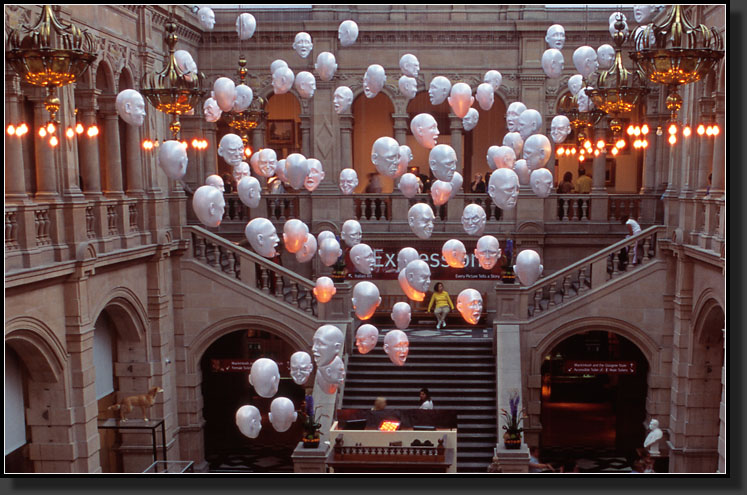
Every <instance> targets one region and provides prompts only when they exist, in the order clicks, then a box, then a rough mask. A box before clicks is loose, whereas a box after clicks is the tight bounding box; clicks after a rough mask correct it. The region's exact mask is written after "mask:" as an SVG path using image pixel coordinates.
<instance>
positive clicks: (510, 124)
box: [506, 101, 527, 132]
mask: <svg viewBox="0 0 747 495" xmlns="http://www.w3.org/2000/svg"><path fill="white" fill-rule="evenodd" d="M526 109H527V106H526V105H524V104H523V103H522V102H520V101H515V102H513V103H511V104H510V105H509V106H508V108H507V109H506V128H507V129H508V132H514V131H518V130H519V115H521V114H522V113H523V112H524V110H526Z"/></svg>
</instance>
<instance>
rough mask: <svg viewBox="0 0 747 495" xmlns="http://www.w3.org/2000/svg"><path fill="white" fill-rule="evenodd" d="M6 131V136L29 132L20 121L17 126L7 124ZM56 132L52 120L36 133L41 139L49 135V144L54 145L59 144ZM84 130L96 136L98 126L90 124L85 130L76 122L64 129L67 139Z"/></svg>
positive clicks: (90, 135) (21, 134) (19, 135)
mask: <svg viewBox="0 0 747 495" xmlns="http://www.w3.org/2000/svg"><path fill="white" fill-rule="evenodd" d="M6 132H7V134H8V136H16V137H23V136H24V135H26V134H27V133H28V132H29V127H28V126H27V125H26V124H25V123H21V124H19V125H18V126H15V125H13V124H9V125H8V127H7V128H6ZM56 132H57V126H55V124H54V122H48V123H47V124H45V125H43V126H41V127H40V128H39V131H38V132H37V134H38V135H39V137H40V138H42V139H44V138H46V137H47V136H49V145H50V146H52V147H55V146H57V145H58V144H60V140H59V139H58V138H57V136H55V133H56ZM84 132H85V133H86V134H87V135H88V137H91V138H92V137H96V136H98V135H99V128H98V127H97V126H96V125H92V126H91V127H89V128H88V130H86V129H85V127H83V125H82V124H77V125H76V126H75V127H68V128H67V131H65V136H66V137H67V138H68V139H72V138H73V137H75V135H76V134H83V133H84Z"/></svg>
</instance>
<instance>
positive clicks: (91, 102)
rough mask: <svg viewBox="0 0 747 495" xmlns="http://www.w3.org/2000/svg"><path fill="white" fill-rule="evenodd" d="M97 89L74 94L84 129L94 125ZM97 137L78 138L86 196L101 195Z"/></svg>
mask: <svg viewBox="0 0 747 495" xmlns="http://www.w3.org/2000/svg"><path fill="white" fill-rule="evenodd" d="M100 94H101V91H100V90H98V89H90V90H78V91H76V93H75V96H76V98H75V99H76V102H77V105H78V114H79V121H80V123H81V124H83V126H84V127H86V128H88V127H89V126H91V125H93V124H95V123H96V109H97V98H98V96H99V95H100ZM99 139H100V135H99V137H88V136H87V135H86V133H85V132H84V133H83V134H81V135H79V136H78V150H79V155H80V173H81V175H82V176H83V193H84V194H85V195H86V196H100V195H101V171H100V168H99V167H100V164H99Z"/></svg>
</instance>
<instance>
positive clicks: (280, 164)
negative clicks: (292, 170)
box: [275, 158, 288, 192]
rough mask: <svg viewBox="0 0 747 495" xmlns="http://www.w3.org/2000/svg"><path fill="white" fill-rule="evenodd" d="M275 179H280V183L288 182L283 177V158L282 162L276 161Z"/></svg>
mask: <svg viewBox="0 0 747 495" xmlns="http://www.w3.org/2000/svg"><path fill="white" fill-rule="evenodd" d="M275 177H277V178H278V179H280V182H281V183H286V182H288V178H287V177H286V176H285V158H283V159H282V160H278V162H277V164H276V165H275ZM281 192H282V191H281Z"/></svg>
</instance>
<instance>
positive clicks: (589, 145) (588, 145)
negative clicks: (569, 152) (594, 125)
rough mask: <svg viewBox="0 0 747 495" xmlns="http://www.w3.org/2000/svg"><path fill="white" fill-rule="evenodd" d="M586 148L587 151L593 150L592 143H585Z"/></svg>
mask: <svg viewBox="0 0 747 495" xmlns="http://www.w3.org/2000/svg"><path fill="white" fill-rule="evenodd" d="M584 148H586V149H587V150H590V149H591V141H584Z"/></svg>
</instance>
